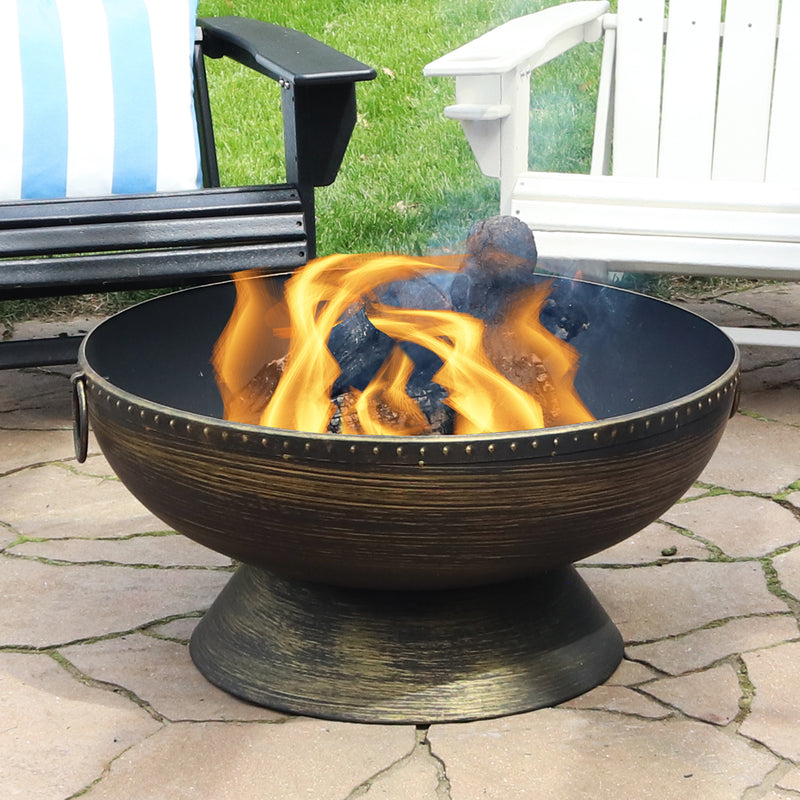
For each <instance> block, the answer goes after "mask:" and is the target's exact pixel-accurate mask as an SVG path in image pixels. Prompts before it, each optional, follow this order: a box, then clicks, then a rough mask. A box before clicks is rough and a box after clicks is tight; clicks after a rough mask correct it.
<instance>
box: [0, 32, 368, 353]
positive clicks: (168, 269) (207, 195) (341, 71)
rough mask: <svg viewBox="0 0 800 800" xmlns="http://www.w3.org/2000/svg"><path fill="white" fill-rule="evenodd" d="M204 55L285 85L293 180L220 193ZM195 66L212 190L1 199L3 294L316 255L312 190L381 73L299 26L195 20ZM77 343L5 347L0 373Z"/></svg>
mask: <svg viewBox="0 0 800 800" xmlns="http://www.w3.org/2000/svg"><path fill="white" fill-rule="evenodd" d="M203 56H206V57H211V58H219V57H222V56H227V57H230V58H233V59H235V60H236V61H239V62H240V63H243V64H246V65H247V66H248V67H251V68H253V69H255V70H257V71H258V72H261V73H263V74H264V75H267V76H268V77H270V78H272V79H274V80H276V81H278V82H279V83H280V85H281V87H282V108H283V121H284V146H285V152H286V183H283V184H277V185H267V186H248V187H235V188H219V173H218V169H217V162H216V150H215V147H214V134H213V129H212V123H211V112H210V104H209V99H208V88H207V84H206V76H205V68H204V63H203ZM194 71H195V103H196V107H197V114H198V127H199V133H200V151H201V158H202V164H203V175H204V181H205V183H206V188H204V189H198V190H194V191H186V192H172V193H159V194H147V195H115V196H111V197H102V198H89V199H84V198H75V199H60V200H52V201H49V200H31V201H18V202H16V201H15V202H3V203H0V299H3V300H7V299H17V298H33V297H44V296H54V295H68V294H83V293H88V292H98V291H100V292H111V291H119V290H129V289H138V288H153V287H183V286H192V285H197V284H201V283H208V282H211V281H213V280H215V279H218V278H221V277H224V276H227V275H228V274H230V273H232V272H236V271H240V270H250V269H266V270H275V271H284V270H287V269H292V268H295V267H298V266H301V265H302V264H304V263H305V262H306V261H307V260H308V259H310V258H313V257H314V256H315V252H316V228H315V217H314V188H315V187H316V186H325V185H328V184H330V183H332V182H333V180H334V179H335V177H336V174H337V172H338V170H339V166H340V164H341V161H342V158H343V156H344V153H345V150H346V149H347V145H348V142H349V140H350V135H351V133H352V130H353V127H354V125H355V119H356V103H355V83H356V82H358V81H362V80H370V79H372V78H374V77H375V72H374V70H372V69H371V68H370V67H367V66H366V65H364V64H362V63H361V62H359V61H356V60H354V59H352V58H350V57H348V56H346V55H343V54H342V53H339V52H338V51H336V50H333V49H332V48H330V47H328V46H327V45H324V44H322V43H320V42H317V41H316V40H314V39H311V38H310V37H308V36H306V35H305V34H302V33H299V32H297V31H293V30H289V29H285V28H281V27H279V26H277V25H272V24H269V23H265V22H257V21H255V20H248V19H244V18H238V17H220V18H213V19H201V20H199V21H198V36H197V44H196V58H195V70H194ZM80 341H81V339H80V337H60V338H56V339H34V340H24V341H6V342H0V368H9V367H25V366H34V365H52V364H68V363H73V362H74V361H75V360H76V358H77V352H78V348H79V346H80Z"/></svg>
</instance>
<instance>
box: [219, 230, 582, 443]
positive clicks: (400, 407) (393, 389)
mask: <svg viewBox="0 0 800 800" xmlns="http://www.w3.org/2000/svg"><path fill="white" fill-rule="evenodd" d="M330 258H331V259H332V264H331V266H332V267H333V270H334V271H333V272H326V269H327V265H326V264H322V263H320V262H319V261H318V262H317V263H316V264H315V265H313V266H312V265H309V267H307V268H305V270H304V271H302V272H303V275H302V281H301V283H302V291H301V284H300V283H297V282H296V279H294V278H293V279H292V281H290V284H292V285H293V286H294V288H293V292H294V293H295V294H296V295H297V297H298V300H299V304H297V303H298V300H295V301H294V302H295V305H293V302H292V300H291V299H290V298H289V296H288V295H289V284H287V297H286V303H287V304H288V305H289V306H293V310H292V309H290V310H289V312H288V314H289V316H290V317H291V316H293V315H295V314H296V315H298V318H299V320H300V321H299V327H300V328H302V329H303V330H305V331H306V334H305V335H306V336H307V337H308V338H306V339H305V340H304V343H297V342H296V340H295V338H294V337H295V323H294V322H293V323H292V331H293V333H292V336H293V338H292V342H293V343H296V344H297V348H296V349H294V344H291V345H290V349H289V353H288V355H287V356H284V357H282V358H275V359H272V360H270V361H269V362H268V363H266V364H265V365H264V366H263V367H262V368H261V369H259V370H257V371H256V372H255V374H253V375H252V376H251V377H250V378H248V379H246V381H245V385H244V387H243V388H241V389H239V390H238V391H232V392H231V391H230V386H229V385H228V382H226V381H225V379H224V378H220V379H219V382H220V385H221V387H222V386H224V387H225V389H226V390H227V391H228V397H227V399H225V406H226V411H225V414H226V418H228V419H236V420H237V421H242V422H258V421H260V422H261V424H266V425H272V426H277V427H297V428H298V429H303V430H306V428H305V427H304V426H305V425H310V426H312V427H313V429H314V430H319V431H324V430H327V431H328V432H332V433H348V434H370V435H375V434H395V435H421V434H447V433H454V432H455V433H473V432H475V433H477V432H485V431H486V430H497V431H500V430H514V429H526V428H535V427H541V426H549V425H559V424H568V423H572V422H577V421H586V420H588V419H592V417H591V415H590V414H589V413H588V412H587V411H586V409H585V408H584V407H583V405H582V403H581V402H580V399H579V398H577V395H575V393H574V388H573V387H572V377H573V373H574V369H575V366H576V362H577V355H576V354H575V353H574V351H572V350H571V348H568V346H566V345H563V344H562V345H558V344H556V345H555V346H554V344H553V342H554V341H556V342H557V340H558V339H560V340H564V341H566V340H568V339H570V338H573V337H574V336H576V335H577V334H579V333H580V331H581V330H583V329H584V328H585V327H586V326H587V324H588V317H587V314H586V309H584V308H582V307H579V306H578V305H577V304H576V303H574V302H573V301H572V297H571V292H570V290H569V287H567V288H566V289H565V288H561V287H560V288H559V289H558V290H557V292H554V293H553V294H552V295H551V296H550V297H549V298H548V296H547V294H548V291H549V287H548V286H547V285H546V284H542V281H541V276H535V275H534V270H535V267H536V258H537V252H536V243H535V241H534V238H533V235H532V234H531V232H530V230H529V229H528V227H527V226H526V225H525V224H524V223H523V222H521V221H520V220H519V219H517V218H515V217H492V218H490V219H487V220H483V221H481V222H478V223H476V224H475V225H473V227H472V229H471V230H470V232H469V236H468V239H467V255H466V256H465V257H463V259H462V260H461V262H460V263H459V262H457V261H450V262H444V261H441V260H440V261H437V260H436V259H433V260H430V261H427V260H416V261H415V260H413V259H403V258H402V257H392V256H387V257H376V258H375V259H373V261H371V262H370V261H363V262H361V263H359V266H357V267H350V265H349V264H348V265H346V267H347V268H346V269H345V270H344V271H342V269H341V263H342V260H343V258H344V257H330ZM322 261H323V262H324V261H325V259H323V260H322ZM395 262H396V263H395ZM363 267H366V268H367V273H368V274H367V276H366V278H365V279H364V280H365V282H364V283H361V282H358V283H356V282H355V281H350V276H356V273H358V274H359V278H360V276H361V273H359V270H361V269H362V268H363ZM309 269H310V270H311V271H310V272H308V270H309ZM337 270H338V272H337ZM387 278H388V280H387ZM339 281H341V284H339V283H338V282H339ZM240 288H241V289H242V290H243V291H244V288H243V287H240V286H239V285H238V284H237V291H238V290H239V289H240ZM250 300H251V298H249V299H248V300H246V301H243V302H244V307H246V308H248V309H249V310H250V311H249V313H253V308H254V304H253V303H252V302H250ZM238 302H239V300H238V299H237V304H238ZM260 324H262V325H263V321H262V323H260ZM279 329H280V326H279V327H278V328H276V331H277V330H279ZM548 331H549V333H548ZM226 332H227V329H226ZM551 334H554V335H555V337H557V339H556V340H554V339H553V336H552V335H551ZM222 338H223V337H221V339H222ZM251 338H252V334H251ZM548 338H549V341H548ZM299 341H300V340H298V342H299ZM564 348H567V349H566V350H565V349H564ZM215 358H216V356H215ZM215 364H216V361H215ZM301 373H306V374H310V376H311V380H310V383H309V385H307V386H305V387H303V388H301V387H302V384H301V383H300V378H299V376H300V374H301ZM218 374H219V370H218ZM287 379H288V380H287ZM292 381H294V382H295V384H297V387H298V388H297V389H293V390H292V391H288V390H287V386H286V385H285V384H287V383H291V382H292ZM473 387H475V388H474V389H473ZM277 395H282V398H281V404H280V405H279V406H276V403H275V402H273V400H277ZM478 396H480V398H481V399H480V401H479V402H477V404H476V403H475V399H476V398H477V397H478ZM286 397H295V398H296V400H295V401H292V402H296V403H298V408H299V406H300V405H302V410H298V412H297V413H295V412H294V411H293V410H292V409H291V406H290V407H289V408H287V407H286V406H285V398H286ZM475 406H477V408H478V409H479V410H478V411H477V412H475V413H477V415H478V416H477V417H473V408H474V407H475ZM259 408H260V409H262V410H263V413H260V412H259ZM273 408H280V409H285V410H280V411H278V412H277V416H276V415H275V414H273V411H272V410H273ZM309 409H310V410H311V416H310V417H309V416H308V413H307V412H308V411H309ZM287 412H288V413H287ZM320 415H321V417H320ZM309 419H311V420H312V421H311V422H303V421H302V420H309ZM314 420H316V421H314ZM317 425H320V426H322V427H317ZM487 426H490V427H487ZM309 429H311V428H309Z"/></svg>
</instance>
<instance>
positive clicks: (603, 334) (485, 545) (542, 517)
mask: <svg viewBox="0 0 800 800" xmlns="http://www.w3.org/2000/svg"><path fill="white" fill-rule="evenodd" d="M265 280H270V281H281V280H283V278H281V277H277V276H273V277H270V278H266V279H265ZM570 291H572V292H574V293H575V294H574V296H575V298H576V300H579V301H580V302H581V303H583V304H584V305H585V306H586V307H588V308H590V309H592V315H593V317H592V320H591V322H590V325H589V327H588V329H587V330H586V331H584V332H582V333H581V334H580V335H579V336H578V337H577V338H576V339H575V340H574V341H573V344H575V346H576V347H577V348H578V350H579V351H580V352H581V367H580V370H579V375H578V380H577V382H576V383H577V387H578V389H579V391H580V392H581V395H582V397H583V400H584V402H585V403H586V404H587V406H588V407H589V408H590V410H592V412H593V413H594V415H595V416H596V417H597V418H598V420H597V421H596V422H591V423H585V424H581V425H574V426H569V427H560V428H549V429H544V430H537V431H515V432H512V433H502V434H492V435H470V436H434V437H369V436H334V435H319V434H307V433H300V432H297V431H289V430H277V429H271V428H261V427H257V426H253V425H243V424H235V423H231V422H227V421H225V420H223V419H221V418H220V415H221V401H220V398H219V395H218V392H217V389H216V384H215V382H214V379H213V374H212V371H211V367H210V364H209V357H210V354H211V351H212V347H213V345H214V342H215V341H216V338H217V336H218V335H219V333H220V331H221V330H222V328H223V327H224V325H225V323H226V321H227V319H228V316H229V314H230V311H231V309H232V307H233V301H234V289H233V285H232V283H228V282H226V283H222V284H217V285H214V286H208V287H202V288H199V289H190V290H187V291H184V292H178V293H176V294H172V295H167V296H164V297H160V298H157V299H155V300H151V301H148V302H146V303H142V304H140V305H138V306H135V307H133V308H130V309H128V310H126V311H123V312H122V313H120V314H117V315H116V316H114V317H112V318H110V319H108V320H106V321H105V322H103V323H102V324H101V325H100V326H98V327H97V328H96V329H95V330H94V331H93V332H92V333H91V334H90V335H89V336H88V337H87V339H86V341H85V342H84V345H83V348H82V350H81V355H80V372H79V374H78V375H77V376H76V378H75V380H74V385H75V398H76V409H77V410H76V419H77V424H76V444H77V446H78V448H79V450H80V449H81V448H82V446H83V442H84V441H85V435H86V419H85V410H86V408H87V406H88V417H89V420H90V421H91V426H92V428H93V430H94V432H95V435H96V437H97V441H98V442H99V444H100V447H101V449H102V451H103V453H104V454H105V456H106V458H107V459H108V461H109V463H110V464H111V466H112V467H113V469H114V470H115V472H116V473H117V475H118V476H119V477H120V479H121V480H122V482H123V483H124V484H125V485H126V486H127V487H128V488H129V489H130V491H131V492H132V493H133V494H134V495H135V496H136V497H137V498H139V500H141V502H142V503H144V505H146V506H147V507H148V508H149V509H150V510H151V511H152V512H153V513H154V514H156V515H157V516H158V517H160V518H161V519H162V520H164V522H165V523H167V524H168V525H170V526H172V527H173V528H174V529H175V530H177V531H179V532H181V533H183V534H185V535H186V536H188V537H190V538H192V539H194V540H195V541H197V542H200V543H201V544H203V545H206V546H207V547H210V548H212V549H214V550H217V551H219V552H221V553H224V554H226V555H229V556H231V557H232V558H234V559H237V560H239V561H241V562H242V566H240V567H239V569H238V571H237V572H236V573H235V575H234V576H233V578H232V579H231V581H230V583H229V584H228V586H227V587H226V588H225V589H224V590H223V592H222V593H221V595H220V596H219V598H217V600H216V601H215V602H214V604H213V605H212V607H211V609H210V610H209V611H208V613H207V614H206V616H205V617H204V618H203V620H202V621H201V622H200V624H199V625H198V627H197V629H196V631H195V633H194V635H193V637H192V642H191V653H192V657H193V659H194V661H195V664H196V665H197V666H198V668H199V669H200V671H201V672H202V673H203V674H204V675H205V676H206V677H207V678H208V679H209V680H210V681H211V682H213V683H215V684H217V685H218V686H220V687H222V688H223V689H225V690H227V691H229V692H231V693H233V694H235V695H238V696H240V697H243V698H246V699H248V700H251V701H253V702H255V703H259V704H262V705H266V706H270V707H274V708H278V709H283V710H288V711H292V712H297V713H301V714H310V715H315V716H323V717H331V718H337V719H346V720H361V721H383V722H387V721H388V722H395V721H397V722H400V721H402V722H418V723H422V722H434V721H441V720H458V719H475V718H483V717H492V716H498V715H502V714H507V713H512V712H518V711H523V710H528V709H533V708H539V707H542V706H547V705H554V704H556V703H559V702H561V701H563V700H566V699H568V698H570V697H573V696H576V695H578V694H581V693H582V692H584V691H587V690H588V689H590V688H592V687H594V686H595V685H597V684H598V683H600V682H602V681H604V680H605V679H606V678H607V677H608V676H609V675H610V674H611V673H612V672H613V670H614V669H615V668H616V666H617V665H618V663H619V661H620V659H621V657H622V641H621V638H620V636H619V633H618V631H617V629H616V628H615V626H614V625H613V623H612V622H611V620H610V619H609V618H608V616H607V615H606V613H605V611H604V610H603V608H602V607H601V606H600V604H599V603H598V602H597V601H596V599H595V598H594V596H593V595H592V593H591V592H590V591H589V589H588V588H587V586H586V585H585V583H584V582H583V581H582V580H581V578H580V577H579V576H578V574H577V572H576V571H575V570H574V568H573V567H572V566H570V565H571V564H572V562H574V561H576V560H579V559H581V558H584V557H586V556H588V555H590V554H592V553H595V552H597V551H599V550H602V549H604V548H606V547H609V546H611V545H613V544H615V543H616V542H619V541H621V540H623V539H625V538H626V537H628V536H630V535H632V534H634V533H636V532H637V531H639V530H640V529H642V528H643V527H645V526H646V525H648V524H649V523H650V522H652V521H653V520H655V519H657V518H658V517H659V516H660V515H661V514H662V513H663V512H664V511H665V510H666V509H667V508H669V507H670V506H671V505H672V504H673V503H674V502H675V501H676V500H677V499H678V498H680V497H681V495H683V493H684V492H685V491H686V490H687V489H688V488H689V487H690V486H691V484H692V483H693V482H694V480H695V479H696V478H697V476H698V475H699V474H700V472H701V471H702V469H703V467H704V466H705V464H706V463H707V462H708V460H709V458H710V457H711V455H712V453H713V451H714V449H715V447H716V445H717V442H718V441H719V438H720V436H721V435H722V432H723V429H724V426H725V423H726V421H727V419H728V418H729V416H730V415H731V414H732V412H733V410H734V408H735V396H736V394H737V385H738V352H737V350H736V347H735V346H734V345H733V344H732V342H731V341H730V340H729V339H728V338H727V337H726V336H725V335H724V334H723V333H722V332H721V331H720V330H719V329H718V328H716V327H715V326H713V325H712V324H711V323H709V322H707V321H705V320H703V319H701V318H700V317H698V316H696V315H694V314H691V313H689V312H686V311H684V310H681V309H679V308H677V307H676V306H673V305H670V304H667V303H664V302H661V301H659V300H655V299H652V298H648V297H644V296H642V295H638V294H635V293H631V292H626V291H623V290H620V289H615V288H611V287H607V286H600V285H597V284H592V283H586V282H576V283H575V284H572V285H571V288H570Z"/></svg>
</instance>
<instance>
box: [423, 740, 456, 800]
mask: <svg viewBox="0 0 800 800" xmlns="http://www.w3.org/2000/svg"><path fill="white" fill-rule="evenodd" d="M429 730H430V725H421V726H420V727H419V728H418V729H417V736H418V740H419V743H420V745H421V746H424V747H425V748H426V750H427V754H428V757H429V758H430V759H431V760H432V761H433V763H434V765H435V766H436V777H437V780H438V783H437V785H436V800H452V795H451V793H450V790H451V788H452V786H451V784H450V778H449V777H448V775H447V765H446V764H445V763H444V759H443V758H441V757H440V756H437V755H436V753H434V752H433V747H432V745H431V743H430V740H429V739H428V731H429Z"/></svg>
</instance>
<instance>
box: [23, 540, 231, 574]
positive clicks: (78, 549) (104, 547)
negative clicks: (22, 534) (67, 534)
mask: <svg viewBox="0 0 800 800" xmlns="http://www.w3.org/2000/svg"><path fill="white" fill-rule="evenodd" d="M9 552H11V553H14V554H15V555H21V556H27V557H28V558H32V557H33V558H43V559H48V560H55V561H68V562H72V563H75V564H86V563H92V562H101V561H102V562H108V563H115V564H153V565H157V566H162V567H179V566H184V567H229V566H230V565H231V563H232V562H231V559H230V558H227V557H226V556H222V555H220V554H219V553H216V552H215V551H213V550H209V549H208V548H207V547H203V546H202V545H199V544H196V543H195V542H193V541H191V540H190V539H187V538H186V537H185V536H180V535H179V534H177V533H174V532H170V533H168V534H167V535H147V534H144V535H139V536H134V537H133V538H130V539H90V540H86V539H49V540H47V541H42V542H22V543H21V544H18V545H17V546H16V547H13V548H11V549H10V550H9Z"/></svg>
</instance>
